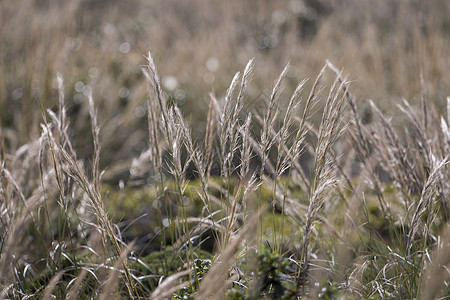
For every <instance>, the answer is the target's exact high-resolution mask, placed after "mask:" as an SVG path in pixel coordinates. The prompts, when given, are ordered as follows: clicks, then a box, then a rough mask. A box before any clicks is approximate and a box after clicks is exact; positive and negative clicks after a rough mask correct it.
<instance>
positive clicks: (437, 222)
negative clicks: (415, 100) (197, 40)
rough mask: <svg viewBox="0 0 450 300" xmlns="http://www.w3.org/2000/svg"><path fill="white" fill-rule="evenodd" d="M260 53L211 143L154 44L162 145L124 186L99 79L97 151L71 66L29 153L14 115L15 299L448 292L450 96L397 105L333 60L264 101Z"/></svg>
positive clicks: (152, 122)
mask: <svg viewBox="0 0 450 300" xmlns="http://www.w3.org/2000/svg"><path fill="white" fill-rule="evenodd" d="M257 62H258V60H257V59H250V60H249V62H248V63H247V64H246V66H245V68H244V71H243V73H242V75H241V73H239V72H238V73H236V74H235V75H234V77H232V79H231V83H230V84H229V87H228V88H227V89H226V91H224V95H223V96H221V94H220V91H219V93H218V94H217V95H216V94H214V93H211V94H210V95H209V97H208V101H207V102H208V103H209V106H208V109H207V110H205V112H206V111H207V115H206V116H205V120H206V122H205V123H204V128H203V129H202V130H200V132H203V137H202V138H196V136H195V135H194V134H193V130H194V129H196V128H194V127H195V126H196V125H193V124H192V123H191V122H192V120H190V118H189V117H185V116H184V115H183V113H184V112H183V110H182V108H181V107H179V106H178V105H177V103H176V102H173V101H169V100H170V99H168V97H169V96H168V95H169V94H168V93H167V91H165V87H164V86H163V85H162V84H161V80H160V78H161V77H160V74H159V73H158V71H157V68H156V64H155V61H154V59H153V57H152V55H151V53H148V55H147V56H146V65H145V66H144V67H143V68H142V70H141V71H142V74H143V79H142V80H143V81H144V82H145V84H146V85H147V97H146V99H145V105H146V114H147V119H146V120H147V125H146V130H147V135H146V136H141V138H142V143H143V144H144V145H145V146H144V147H142V148H141V149H140V153H137V154H136V156H135V157H133V158H132V159H131V160H130V161H129V163H128V164H127V165H126V168H127V171H128V174H127V176H124V177H123V178H121V179H120V181H119V183H117V182H112V183H111V182H106V181H105V180H104V177H103V176H104V174H105V172H107V171H108V170H107V168H106V171H105V172H104V171H103V170H102V151H103V149H102V145H105V144H104V143H105V142H104V141H103V140H102V138H104V136H102V130H103V127H102V125H101V124H105V123H103V122H104V121H103V120H101V118H102V117H103V116H102V114H101V111H100V110H99V109H98V106H97V102H96V97H95V88H94V89H93V91H92V90H88V92H87V93H86V97H87V101H85V102H83V104H82V105H83V108H84V109H85V110H86V111H87V113H88V114H89V118H90V127H91V128H90V138H91V140H92V145H91V148H92V156H91V157H89V158H80V156H79V154H78V149H77V147H76V145H75V144H74V143H73V139H74V137H73V134H76V132H73V131H71V130H70V129H71V126H72V124H71V122H70V120H69V116H68V112H67V103H66V100H65V95H66V91H65V90H66V88H65V85H64V82H63V79H62V76H58V77H57V78H56V82H57V90H58V97H57V99H58V100H57V105H55V106H54V107H53V108H47V107H46V106H45V105H44V103H40V104H41V116H42V122H41V125H40V135H39V136H38V138H37V139H36V140H34V141H31V142H30V143H28V144H24V145H22V146H21V147H19V148H17V149H15V150H14V149H12V148H11V147H8V145H6V144H5V143H4V141H5V138H4V130H5V129H4V128H3V127H1V131H0V138H1V149H0V150H1V151H0V155H1V157H0V158H1V169H0V180H1V186H0V195H1V202H0V208H1V215H0V222H1V224H2V226H1V229H0V230H1V231H0V234H1V243H0V274H2V276H1V277H0V285H1V287H2V294H1V295H0V298H2V299H23V298H43V299H51V298H58V299H64V298H68V299H77V298H82V299H88V298H89V299H91V298H100V299H107V298H109V297H115V298H128V299H141V298H143V299H145V298H149V297H150V298H152V299H170V298H172V299H193V298H197V299H224V298H228V299H279V298H282V299H300V298H326V299H334V298H338V297H343V298H367V299H380V298H383V299H384V298H391V299H412V298H418V297H422V298H424V299H433V298H436V297H447V296H448V295H449V293H450V290H449V288H448V284H449V274H448V271H447V270H448V268H447V267H448V263H449V255H448V253H447V252H446V251H445V249H446V247H447V246H448V243H449V242H450V240H449V234H448V227H449V223H448V222H449V220H448V219H449V211H448V205H449V203H448V199H449V197H450V196H449V191H450V185H449V182H450V178H449V174H450V172H449V160H450V152H449V151H450V131H449V128H450V119H449V118H450V99H449V98H447V100H446V101H447V102H446V107H447V111H446V112H444V113H440V111H439V110H438V109H436V107H435V106H434V105H433V104H432V103H431V101H430V100H429V99H428V98H427V95H426V93H424V92H423V93H422V94H421V105H420V106H417V107H416V106H414V105H413V104H411V103H410V102H408V101H407V100H403V101H402V102H401V103H399V104H398V111H397V112H395V115H390V114H389V113H387V112H383V110H382V108H380V107H378V105H377V104H376V102H375V101H370V100H369V101H367V102H363V100H360V99H359V98H357V97H356V96H355V95H353V94H352V92H351V90H352V85H351V81H349V80H347V77H346V76H344V75H343V74H342V71H339V69H337V68H336V67H335V66H334V65H333V64H332V63H331V62H329V61H327V62H326V63H325V65H324V66H323V67H322V68H321V69H320V70H319V71H318V72H317V75H316V77H315V80H311V81H309V80H302V81H299V82H298V83H297V84H295V85H294V88H292V90H291V89H290V88H289V85H288V84H287V81H288V80H290V79H289V78H288V74H289V72H290V70H291V68H293V64H292V63H291V64H290V65H288V66H286V67H285V68H284V69H283V70H282V72H281V74H280V75H279V76H276V75H274V77H273V79H275V83H274V84H273V86H270V87H269V88H267V89H265V91H264V92H263V93H261V94H260V95H259V96H258V97H257V98H256V99H255V100H253V99H251V98H250V97H249V95H251V92H250V87H251V86H252V82H253V81H252V79H253V78H254V76H255V73H257V72H258V63H257ZM266 92H267V93H266ZM251 101H253V102H251ZM249 103H251V105H250V104H249ZM360 106H365V109H366V110H365V111H364V115H362V114H361V109H360ZM399 115H401V116H402V120H401V124H402V125H404V126H398V122H393V121H392V119H391V118H392V117H394V116H396V117H397V118H398V116H399ZM363 117H364V118H363ZM108 126H109V125H108ZM137 152H139V151H137ZM433 274H439V275H440V277H439V279H433V278H434V277H433Z"/></svg>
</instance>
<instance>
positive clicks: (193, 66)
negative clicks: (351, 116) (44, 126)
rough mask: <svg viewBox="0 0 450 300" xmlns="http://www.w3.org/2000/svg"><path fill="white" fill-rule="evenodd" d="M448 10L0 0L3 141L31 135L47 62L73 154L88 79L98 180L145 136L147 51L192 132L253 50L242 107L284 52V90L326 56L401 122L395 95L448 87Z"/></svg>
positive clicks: (269, 80)
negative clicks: (61, 94) (61, 95)
mask: <svg viewBox="0 0 450 300" xmlns="http://www.w3.org/2000/svg"><path fill="white" fill-rule="evenodd" d="M448 12H450V1H447V0H428V1H421V0H378V1H361V0H316V1H313V0H280V1H271V0H246V1H242V0H229V1H220V0H208V1H206V0H189V1H185V0H164V1H162V0H158V1H157V0H147V1H144V0H129V1H118V0H72V1H63V0H21V1H16V0H2V1H1V2H0V119H1V138H2V142H3V144H4V149H5V150H6V152H12V151H15V150H17V149H18V148H19V147H20V146H21V145H23V144H26V143H28V142H30V141H33V140H35V139H36V138H37V137H39V135H40V132H39V130H40V129H39V123H41V122H42V118H43V117H42V115H43V110H44V109H47V108H50V109H56V108H57V103H58V96H57V89H56V80H55V79H56V76H57V75H56V74H57V73H60V74H61V75H62V77H63V78H64V85H65V101H66V105H67V107H68V114H69V117H70V122H71V127H70V129H69V132H70V133H71V135H73V139H74V145H75V148H76V149H77V151H78V155H79V156H80V158H85V157H89V156H90V155H91V152H92V136H91V130H90V121H89V114H88V105H87V97H86V95H88V93H89V92H90V91H92V93H93V95H94V100H95V103H96V106H97V108H98V111H99V113H98V117H99V123H100V125H101V141H102V145H103V149H102V151H103V152H102V161H101V165H102V166H103V167H104V166H108V170H107V171H109V172H110V173H109V174H111V175H110V177H109V179H111V180H113V179H114V178H116V177H117V176H119V177H120V174H121V172H125V171H126V170H127V167H129V163H130V159H131V158H132V157H134V156H136V155H138V154H139V153H140V152H141V151H142V150H144V149H145V148H146V147H147V144H146V143H147V137H146V135H147V124H146V120H147V117H146V97H147V82H146V80H145V78H144V76H143V74H142V72H141V69H142V67H143V66H144V65H145V63H146V59H145V55H146V54H147V52H148V51H149V50H150V51H151V52H152V55H153V57H154V59H155V63H156V65H157V67H158V71H159V74H160V76H161V81H162V85H163V88H164V91H165V95H166V99H167V100H168V101H172V102H175V103H177V104H178V105H179V106H180V108H181V110H182V112H183V114H185V116H186V117H187V119H188V120H189V122H190V123H191V125H192V128H193V130H194V132H193V135H194V137H195V138H197V139H200V138H201V137H202V134H203V131H204V127H205V125H204V122H205V116H206V114H207V110H208V103H209V92H211V91H213V92H214V93H215V94H216V95H217V96H218V97H221V96H223V95H224V94H225V91H226V89H227V87H228V85H229V83H230V81H231V79H232V78H233V75H234V73H235V72H237V71H242V70H243V68H244V67H245V65H246V63H247V61H248V60H249V59H251V58H252V57H254V58H255V63H256V67H255V71H254V75H253V80H252V83H251V84H250V87H249V90H248V95H247V100H246V101H247V104H246V105H247V106H251V105H258V104H257V103H258V101H260V100H259V99H261V98H264V97H267V95H270V91H271V89H272V86H273V82H274V81H275V80H276V78H277V77H278V75H279V73H280V72H281V71H282V69H283V68H284V66H285V65H286V64H287V63H288V62H290V64H291V69H290V71H289V76H288V82H287V86H286V89H285V90H286V93H290V92H292V90H293V89H294V88H295V86H296V84H297V83H298V82H299V81H301V80H303V79H305V78H310V79H311V81H312V80H313V79H314V78H315V77H316V76H317V74H318V72H319V71H320V69H321V67H322V66H323V65H324V63H325V61H326V59H328V60H330V61H331V62H332V63H333V64H334V65H336V66H337V67H339V68H342V69H343V72H344V74H349V77H348V79H349V80H351V81H352V83H351V90H352V93H353V94H354V95H355V96H356V99H357V101H358V102H360V103H361V105H360V108H361V109H362V110H364V104H363V103H365V102H364V101H365V100H367V99H373V100H374V101H375V102H376V103H377V104H378V105H379V106H380V107H381V108H382V109H383V110H385V111H386V112H388V115H389V114H390V115H391V116H392V117H393V118H394V120H393V122H401V120H396V119H395V115H396V111H397V110H396V109H395V105H396V104H397V103H399V100H400V99H401V98H405V99H408V100H409V101H411V102H412V103H413V104H416V105H418V104H419V99H420V97H425V99H426V101H430V102H433V103H434V104H435V105H436V107H437V108H438V109H444V108H445V106H444V105H445V101H444V100H445V98H446V97H447V96H449V95H450V48H449V46H450V16H449V14H448ZM330 77H331V76H330ZM332 79H333V78H330V80H332ZM285 98H286V100H287V99H288V97H285ZM280 105H281V106H282V105H283V103H281V104H280ZM363 113H364V111H363ZM365 121H366V122H370V115H368V116H367V120H365ZM118 174H119V175H118ZM106 179H107V180H108V177H107V178H106Z"/></svg>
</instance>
